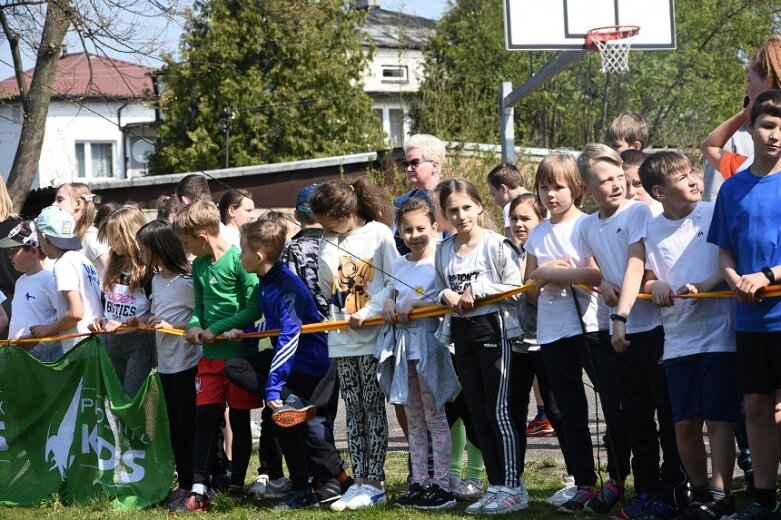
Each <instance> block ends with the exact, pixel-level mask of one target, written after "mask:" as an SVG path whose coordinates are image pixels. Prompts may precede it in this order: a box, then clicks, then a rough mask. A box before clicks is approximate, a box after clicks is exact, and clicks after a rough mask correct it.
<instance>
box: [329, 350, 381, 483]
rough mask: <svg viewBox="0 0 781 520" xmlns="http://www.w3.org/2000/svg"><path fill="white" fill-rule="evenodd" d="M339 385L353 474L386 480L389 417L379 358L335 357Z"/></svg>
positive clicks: (365, 477) (359, 476)
mask: <svg viewBox="0 0 781 520" xmlns="http://www.w3.org/2000/svg"><path fill="white" fill-rule="evenodd" d="M335 361H336V370H337V372H338V373H339V386H340V388H341V389H342V398H343V399H344V404H345V409H346V410H345V413H346V418H347V421H346V422H347V449H348V451H349V452H350V461H351V462H352V466H353V476H354V477H356V478H364V479H369V480H385V471H384V469H383V467H384V466H385V454H386V452H387V451H388V419H387V417H386V416H385V395H384V394H383V393H382V390H380V385H379V383H378V382H377V360H376V359H375V358H374V356H372V355H367V356H355V357H344V358H336V360H335Z"/></svg>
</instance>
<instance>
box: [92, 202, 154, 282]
mask: <svg viewBox="0 0 781 520" xmlns="http://www.w3.org/2000/svg"><path fill="white" fill-rule="evenodd" d="M144 224H146V218H144V214H143V213H142V212H141V210H140V209H138V206H131V205H129V204H126V205H124V206H121V207H120V208H118V209H116V210H115V211H113V212H112V213H111V214H110V215H109V216H108V217H106V219H105V220H104V221H103V222H102V223H101V224H100V228H99V229H98V240H101V241H103V242H108V238H109V237H111V238H112V240H119V241H120V242H122V245H123V246H124V248H125V250H126V251H127V254H125V255H121V256H120V255H118V254H116V252H114V250H113V249H111V250H110V251H109V254H108V265H107V266H106V272H105V273H104V274H103V282H102V283H101V287H102V289H103V290H104V291H110V290H111V288H112V287H113V286H114V285H115V284H117V283H119V282H120V279H121V277H122V275H123V274H127V275H128V276H129V280H128V281H127V285H128V286H129V287H130V290H131V291H135V290H137V289H139V288H140V287H142V286H143V285H144V279H145V278H146V276H145V275H146V266H145V265H144V263H143V262H142V261H141V252H140V249H139V247H138V240H137V239H136V235H137V234H138V230H139V229H141V228H142V227H143V226H144Z"/></svg>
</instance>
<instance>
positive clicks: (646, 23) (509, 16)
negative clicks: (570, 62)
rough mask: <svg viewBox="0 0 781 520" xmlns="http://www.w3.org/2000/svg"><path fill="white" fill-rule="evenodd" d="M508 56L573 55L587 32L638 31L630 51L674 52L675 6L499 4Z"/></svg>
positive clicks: (520, 0) (641, 2)
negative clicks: (599, 29)
mask: <svg viewBox="0 0 781 520" xmlns="http://www.w3.org/2000/svg"><path fill="white" fill-rule="evenodd" d="M504 25H505V43H506V46H507V49H508V50H527V51H533V50H539V51H543V50H577V49H583V48H584V41H585V37H586V32H587V31H589V30H590V29H595V28H597V27H604V26H609V25H637V26H639V27H640V32H639V34H638V35H637V37H636V38H635V40H634V42H633V43H632V49H644V50H669V49H675V6H674V0H504Z"/></svg>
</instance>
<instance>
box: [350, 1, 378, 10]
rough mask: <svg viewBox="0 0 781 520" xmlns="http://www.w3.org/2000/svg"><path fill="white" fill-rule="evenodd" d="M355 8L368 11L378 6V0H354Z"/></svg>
mask: <svg viewBox="0 0 781 520" xmlns="http://www.w3.org/2000/svg"><path fill="white" fill-rule="evenodd" d="M355 8H356V9H365V10H367V11H370V10H372V9H379V8H380V0H355Z"/></svg>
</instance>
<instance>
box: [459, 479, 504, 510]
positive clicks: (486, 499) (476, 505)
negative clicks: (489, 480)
mask: <svg viewBox="0 0 781 520" xmlns="http://www.w3.org/2000/svg"><path fill="white" fill-rule="evenodd" d="M499 487H500V486H488V489H487V490H486V491H485V493H484V494H483V496H482V497H481V498H480V500H478V501H477V502H473V503H471V504H469V505H468V506H467V507H466V509H464V513H466V514H468V515H476V514H477V513H481V512H482V511H483V508H484V507H485V506H486V505H488V504H489V503H490V502H492V501H493V499H494V495H496V493H498V492H499Z"/></svg>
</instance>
